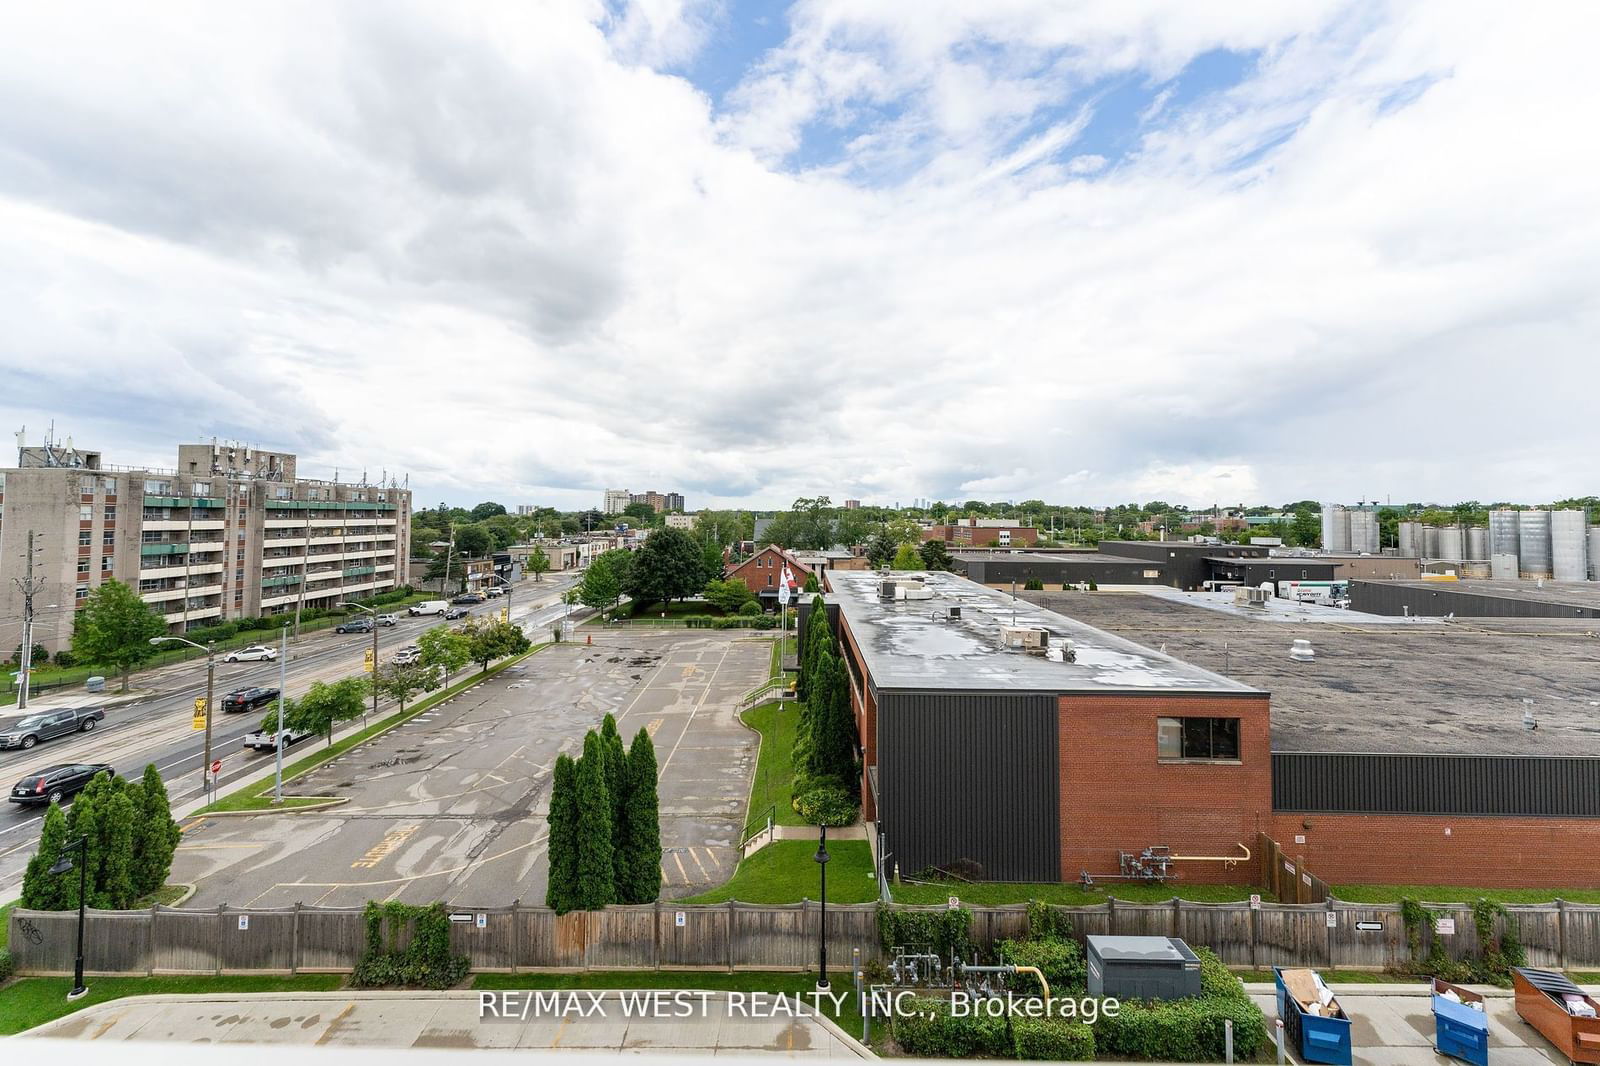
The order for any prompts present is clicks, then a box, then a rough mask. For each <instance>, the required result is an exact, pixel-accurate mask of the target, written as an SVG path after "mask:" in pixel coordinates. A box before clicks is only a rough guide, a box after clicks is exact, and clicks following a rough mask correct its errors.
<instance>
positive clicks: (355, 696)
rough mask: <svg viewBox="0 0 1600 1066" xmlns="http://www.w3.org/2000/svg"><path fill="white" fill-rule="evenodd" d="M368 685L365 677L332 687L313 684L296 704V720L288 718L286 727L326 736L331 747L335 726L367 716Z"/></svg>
mask: <svg viewBox="0 0 1600 1066" xmlns="http://www.w3.org/2000/svg"><path fill="white" fill-rule="evenodd" d="M368 684H369V682H368V681H367V679H366V678H363V677H347V678H343V679H342V680H339V681H335V682H333V683H332V684H329V683H327V682H325V681H313V682H311V688H310V689H309V690H308V691H307V692H306V694H305V695H303V696H301V697H300V698H299V699H297V700H295V701H294V712H293V718H292V720H291V719H289V718H288V716H287V715H286V717H285V724H286V725H287V726H289V727H290V728H292V729H298V730H301V731H303V732H306V733H322V734H325V735H326V736H327V738H328V744H329V745H330V746H331V745H332V744H333V726H334V723H335V722H347V721H349V720H350V719H352V718H359V717H361V715H362V713H363V712H365V710H366V707H367V692H368V688H367V685H368Z"/></svg>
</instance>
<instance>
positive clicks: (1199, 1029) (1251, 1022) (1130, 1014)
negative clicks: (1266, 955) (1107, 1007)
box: [1094, 998, 1266, 1062]
mask: <svg viewBox="0 0 1600 1066" xmlns="http://www.w3.org/2000/svg"><path fill="white" fill-rule="evenodd" d="M1230 1019H1231V1020H1232V1021H1233V1050H1234V1057H1235V1058H1236V1059H1244V1060H1246V1061H1248V1060H1250V1059H1252V1058H1254V1057H1255V1054H1256V1051H1257V1050H1258V1049H1259V1048H1260V1046H1261V1044H1262V1043H1263V1042H1264V1041H1265V1040H1266V1019H1265V1017H1264V1016H1263V1015H1262V1013H1261V1008H1260V1007H1257V1006H1256V1005H1255V1004H1254V1003H1252V1002H1250V1001H1249V1000H1248V999H1243V1000H1237V999H1204V998H1201V999H1175V1000H1170V1001H1168V1002H1164V1003H1128V1002H1124V1003H1123V1004H1122V1009H1121V1010H1120V1011H1118V1012H1117V1015H1116V1017H1114V1018H1113V1017H1110V1016H1109V1015H1107V1014H1105V1013H1103V1012H1102V1013H1101V1015H1100V1017H1099V1018H1098V1019H1097V1020H1096V1021H1095V1024H1094V1042H1095V1050H1096V1051H1097V1052H1098V1053H1099V1054H1102V1055H1123V1056H1126V1057H1128V1058H1133V1059H1154V1060H1156V1061H1158V1062H1217V1061H1220V1060H1221V1059H1222V1056H1223V1048H1224V1043H1225V1040H1224V1033H1225V1031H1226V1027H1225V1025H1224V1022H1226V1021H1228V1020H1230Z"/></svg>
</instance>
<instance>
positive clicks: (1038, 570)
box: [956, 555, 1169, 589]
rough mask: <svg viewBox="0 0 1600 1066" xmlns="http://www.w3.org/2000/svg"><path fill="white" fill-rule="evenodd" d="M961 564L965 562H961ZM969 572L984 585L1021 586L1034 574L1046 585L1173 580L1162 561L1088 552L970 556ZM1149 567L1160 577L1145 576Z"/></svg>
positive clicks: (1146, 583)
mask: <svg viewBox="0 0 1600 1066" xmlns="http://www.w3.org/2000/svg"><path fill="white" fill-rule="evenodd" d="M956 565H957V567H960V566H962V565H963V563H961V562H957V564H956ZM964 565H965V567H966V574H967V576H968V577H969V578H971V579H972V580H974V581H976V582H978V583H979V584H980V585H1003V584H1005V583H1006V582H1008V581H1015V582H1016V583H1017V587H1018V588H1019V589H1020V588H1021V587H1022V585H1023V584H1024V583H1025V582H1027V581H1028V580H1029V579H1030V578H1038V579H1039V580H1040V581H1041V582H1043V584H1044V586H1045V587H1046V588H1051V587H1054V588H1058V589H1059V588H1060V587H1061V583H1062V582H1064V581H1066V582H1072V583H1074V584H1076V583H1079V582H1084V581H1093V582H1094V583H1095V584H1097V585H1165V584H1168V583H1169V579H1168V578H1167V576H1166V575H1167V570H1166V568H1165V567H1164V566H1163V565H1162V564H1161V563H1160V562H1158V561H1152V562H1136V563H1130V562H1120V563H1119V562H1116V561H1115V560H1107V559H1097V558H1095V557H1094V556H1093V555H1086V556H1082V557H1077V558H1069V559H1007V558H1005V557H1004V556H1001V557H999V558H995V559H968V560H965V563H964ZM1146 570H1154V571H1156V572H1157V576H1156V577H1145V576H1144V572H1145V571H1146Z"/></svg>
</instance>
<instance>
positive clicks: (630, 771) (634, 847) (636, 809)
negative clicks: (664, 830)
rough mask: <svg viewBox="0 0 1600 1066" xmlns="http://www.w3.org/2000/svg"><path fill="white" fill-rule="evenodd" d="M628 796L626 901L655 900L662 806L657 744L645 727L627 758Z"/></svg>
mask: <svg viewBox="0 0 1600 1066" xmlns="http://www.w3.org/2000/svg"><path fill="white" fill-rule="evenodd" d="M626 773H627V778H628V800H627V810H626V811H625V812H624V815H623V821H622V824H623V833H624V840H623V849H624V851H625V853H626V856H627V858H626V862H625V869H626V871H627V880H626V881H625V882H623V883H622V884H621V885H619V893H618V894H619V895H620V896H621V898H622V901H623V902H624V903H652V902H654V901H655V900H656V898H657V897H658V896H660V895H661V806H660V797H659V795H658V794H657V791H656V746H655V743H654V742H653V741H651V739H650V734H648V733H646V732H645V731H644V730H643V729H641V730H639V732H637V733H635V734H634V736H633V744H632V745H631V746H630V747H629V748H628V758H627V770H626Z"/></svg>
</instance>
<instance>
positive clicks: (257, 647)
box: [222, 644, 278, 663]
mask: <svg viewBox="0 0 1600 1066" xmlns="http://www.w3.org/2000/svg"><path fill="white" fill-rule="evenodd" d="M277 657H278V649H277V648H269V647H268V646H267V645H265V644H252V645H251V646H250V647H248V648H235V649H234V650H233V651H230V652H229V653H228V654H226V655H224V656H223V657H222V661H223V662H225V663H270V662H272V661H273V660H274V659H276V658H277Z"/></svg>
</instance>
